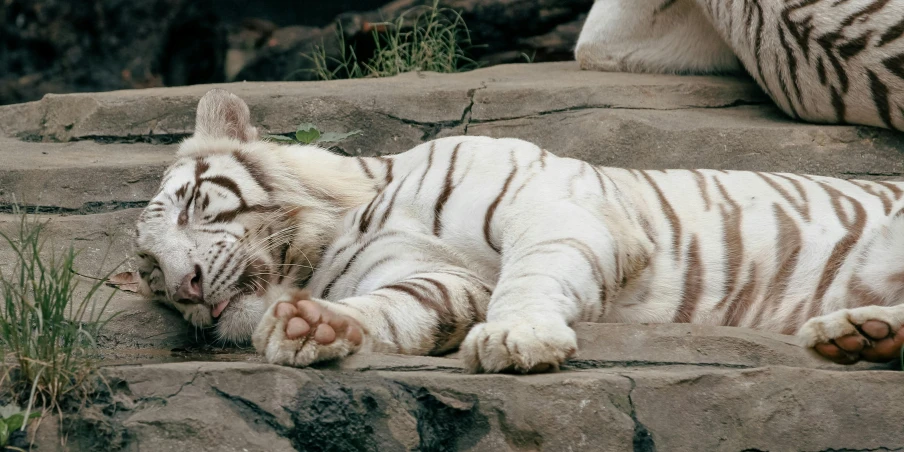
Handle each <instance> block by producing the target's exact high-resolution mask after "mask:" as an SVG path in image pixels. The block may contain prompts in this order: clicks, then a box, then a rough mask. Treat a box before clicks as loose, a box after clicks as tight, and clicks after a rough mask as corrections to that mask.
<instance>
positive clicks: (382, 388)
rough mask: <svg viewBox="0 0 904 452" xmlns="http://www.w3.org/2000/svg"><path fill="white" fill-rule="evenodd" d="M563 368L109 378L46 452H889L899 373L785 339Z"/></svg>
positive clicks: (763, 337) (606, 344)
mask: <svg viewBox="0 0 904 452" xmlns="http://www.w3.org/2000/svg"><path fill="white" fill-rule="evenodd" d="M578 336H579V339H580V341H581V347H582V349H581V351H580V352H579V355H578V357H577V358H575V359H574V360H572V361H570V362H569V363H568V365H567V366H566V367H565V368H563V369H562V370H561V371H560V372H557V373H552V374H543V375H532V376H514V375H468V374H465V373H463V370H462V368H461V366H460V363H459V361H458V360H457V359H455V358H454V356H452V357H412V356H400V355H379V354H362V355H357V356H353V357H351V358H349V359H347V360H345V361H343V362H341V363H331V364H327V365H324V366H319V367H317V368H314V369H293V368H287V367H280V366H271V365H266V364H262V363H260V362H259V360H258V359H256V358H254V357H244V358H242V357H240V356H234V357H233V359H234V360H233V361H228V362H197V361H193V362H174V363H164V364H147V365H123V366H116V367H108V368H106V369H105V370H104V376H105V378H106V380H107V381H108V383H109V390H106V389H105V390H103V391H101V392H102V394H100V396H99V397H98V398H97V399H95V401H94V402H92V404H90V406H89V407H88V408H87V409H85V410H84V411H82V412H81V413H80V414H79V415H78V416H77V417H72V418H70V419H69V420H67V421H66V422H65V423H64V425H66V428H67V429H69V431H70V432H71V433H70V436H69V439H68V440H69V442H68V445H67V447H68V449H67V448H64V447H61V446H58V444H57V443H56V441H57V434H58V432H57V431H56V425H57V424H54V423H53V422H45V423H43V424H42V426H41V428H39V429H38V431H37V434H36V439H37V444H38V445H39V446H40V447H41V450H134V451H139V450H155V451H157V450H159V451H168V450H188V449H191V450H205V451H246V450H247V451H264V450H266V451H291V450H299V451H320V450H332V451H405V450H474V451H503V450H513V451H522V450H550V451H561V450H574V451H581V450H586V451H622V450H625V451H631V450H633V451H655V450H660V451H701V450H707V451H709V450H726V451H742V450H769V451H800V450H808V451H819V450H894V449H895V448H898V447H904V436H902V430H901V425H904V424H902V422H904V414H902V413H901V410H900V409H898V405H897V404H896V403H894V402H893V401H895V400H900V398H901V397H904V374H902V373H901V372H893V371H890V370H888V369H890V367H888V366H877V365H872V366H868V365H861V366H857V367H853V368H848V367H840V366H834V365H831V364H826V363H825V362H823V361H820V360H818V359H817V358H815V357H814V356H811V355H810V353H808V352H806V351H804V350H803V349H801V348H797V347H793V346H791V345H790V343H789V340H788V338H786V337H783V336H780V335H772V334H763V333H758V332H754V331H750V330H744V329H738V328H727V327H709V328H702V327H695V326H689V325H657V326H653V325H632V326H629V325H604V324H581V325H578Z"/></svg>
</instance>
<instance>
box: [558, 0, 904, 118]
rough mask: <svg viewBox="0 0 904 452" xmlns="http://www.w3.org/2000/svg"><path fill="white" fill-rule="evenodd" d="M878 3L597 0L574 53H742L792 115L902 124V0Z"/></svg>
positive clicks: (717, 59) (627, 64)
mask: <svg viewBox="0 0 904 452" xmlns="http://www.w3.org/2000/svg"><path fill="white" fill-rule="evenodd" d="M875 5H878V2H874V1H872V0H850V1H836V0H817V1H814V2H784V1H779V0H766V1H755V2H741V1H730V0H675V1H674V2H672V1H671V0H597V1H596V2H595V3H594V5H593V8H592V9H591V11H590V14H589V16H588V18H587V21H586V23H585V25H584V28H583V30H582V31H581V35H580V38H579V39H578V43H577V47H576V50H575V56H576V58H577V60H578V62H579V63H580V64H581V67H582V68H584V69H593V70H602V71H629V72H652V73H686V74H706V73H723V72H733V71H736V70H737V69H739V65H738V62H737V60H738V59H739V60H740V62H741V63H743V67H744V68H745V69H746V70H747V72H748V73H750V75H751V76H753V77H754V79H755V80H756V81H757V83H758V84H759V85H760V87H761V88H763V90H764V91H766V92H767V93H768V94H769V95H770V96H771V97H772V99H773V100H774V101H775V102H776V104H777V105H778V106H779V107H780V108H781V109H782V110H783V111H784V112H785V113H787V114H788V115H790V116H792V117H794V118H799V119H803V120H805V121H810V122H818V123H845V122H846V123H854V124H865V125H874V126H881V127H889V128H894V129H898V130H901V129H902V128H904V117H902V114H904V113H902V110H901V109H900V108H898V105H902V102H904V97H902V96H904V79H902V77H901V76H900V74H901V71H902V70H904V68H902V65H901V62H898V61H896V60H895V59H894V58H895V57H897V56H899V55H901V54H902V53H904V39H901V37H900V36H895V33H893V31H894V27H895V26H896V25H898V24H899V22H900V21H901V18H902V17H904V2H900V1H897V0H893V1H891V2H888V3H885V4H884V5H883V6H882V7H881V8H879V9H876V10H871V9H870V8H871V7H873V6H875ZM796 36H800V37H801V38H802V40H803V42H799V41H798V39H797V38H796ZM886 38H887V40H886ZM858 42H859V43H861V44H862V45H858ZM735 56H736V57H737V58H735ZM895 71H897V73H896V72H895ZM883 110H884V111H883Z"/></svg>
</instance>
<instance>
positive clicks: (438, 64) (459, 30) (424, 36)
mask: <svg viewBox="0 0 904 452" xmlns="http://www.w3.org/2000/svg"><path fill="white" fill-rule="evenodd" d="M372 25H373V31H372V33H373V39H374V45H375V47H376V50H375V51H374V55H373V57H371V58H370V59H369V60H367V61H359V59H358V56H357V54H356V53H355V49H354V48H352V47H351V46H349V45H348V44H347V43H346V42H345V38H344V34H343V31H342V29H341V28H340V29H339V31H338V33H337V39H338V40H339V49H340V50H339V52H340V53H339V57H338V58H336V57H331V56H328V55H327V53H326V50H325V48H324V46H320V47H316V48H315V49H314V52H313V53H311V54H308V55H305V56H306V57H307V58H308V59H310V60H311V61H312V63H313V64H314V69H311V71H313V73H314V74H315V75H316V76H317V78H319V79H321V80H335V79H350V78H364V77H391V76H393V75H398V74H401V73H404V72H412V71H432V72H441V73H452V72H462V71H467V70H470V69H475V68H477V67H478V64H477V63H476V62H475V61H474V60H472V59H470V58H468V56H467V50H468V49H470V48H472V47H473V46H472V44H471V35H470V32H469V31H468V27H467V25H466V24H465V21H464V20H463V19H462V17H461V14H459V13H458V12H456V11H454V10H451V9H448V8H440V7H439V3H438V1H434V3H433V4H432V5H431V6H422V7H416V8H412V9H410V10H408V11H406V12H404V13H402V14H401V15H400V16H399V17H397V18H395V19H394V20H392V21H388V22H383V23H378V24H372Z"/></svg>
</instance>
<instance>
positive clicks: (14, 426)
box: [0, 403, 41, 447]
mask: <svg viewBox="0 0 904 452" xmlns="http://www.w3.org/2000/svg"><path fill="white" fill-rule="evenodd" d="M40 416H41V413H39V412H33V413H28V412H27V411H26V410H23V409H21V408H19V406H18V405H16V404H14V403H11V404H9V405H5V406H0V447H6V446H7V444H9V437H10V436H11V435H12V434H13V432H15V431H16V430H19V429H21V428H24V427H25V426H26V425H27V424H28V421H30V420H32V419H35V418H38V417H40Z"/></svg>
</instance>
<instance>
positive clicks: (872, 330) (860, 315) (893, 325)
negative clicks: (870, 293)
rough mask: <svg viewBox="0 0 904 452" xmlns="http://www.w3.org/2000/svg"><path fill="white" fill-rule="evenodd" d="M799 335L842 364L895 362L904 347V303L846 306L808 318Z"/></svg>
mask: <svg viewBox="0 0 904 452" xmlns="http://www.w3.org/2000/svg"><path fill="white" fill-rule="evenodd" d="M797 334H798V337H799V338H800V339H801V340H802V342H803V345H805V346H806V347H810V348H813V349H814V350H815V351H816V352H817V353H819V354H820V355H822V356H823V357H825V358H827V359H829V360H831V361H834V362H836V363H838V364H853V363H856V362H858V361H861V360H863V361H869V362H889V361H893V360H894V359H896V358H897V357H898V356H899V354H900V353H901V347H902V346H904V305H898V306H890V307H889V306H864V307H859V308H853V309H843V310H840V311H836V312H833V313H831V314H826V315H823V316H819V317H814V318H812V319H810V320H808V321H807V322H806V323H804V325H803V327H801V329H800V331H799V332H798V333H797Z"/></svg>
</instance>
